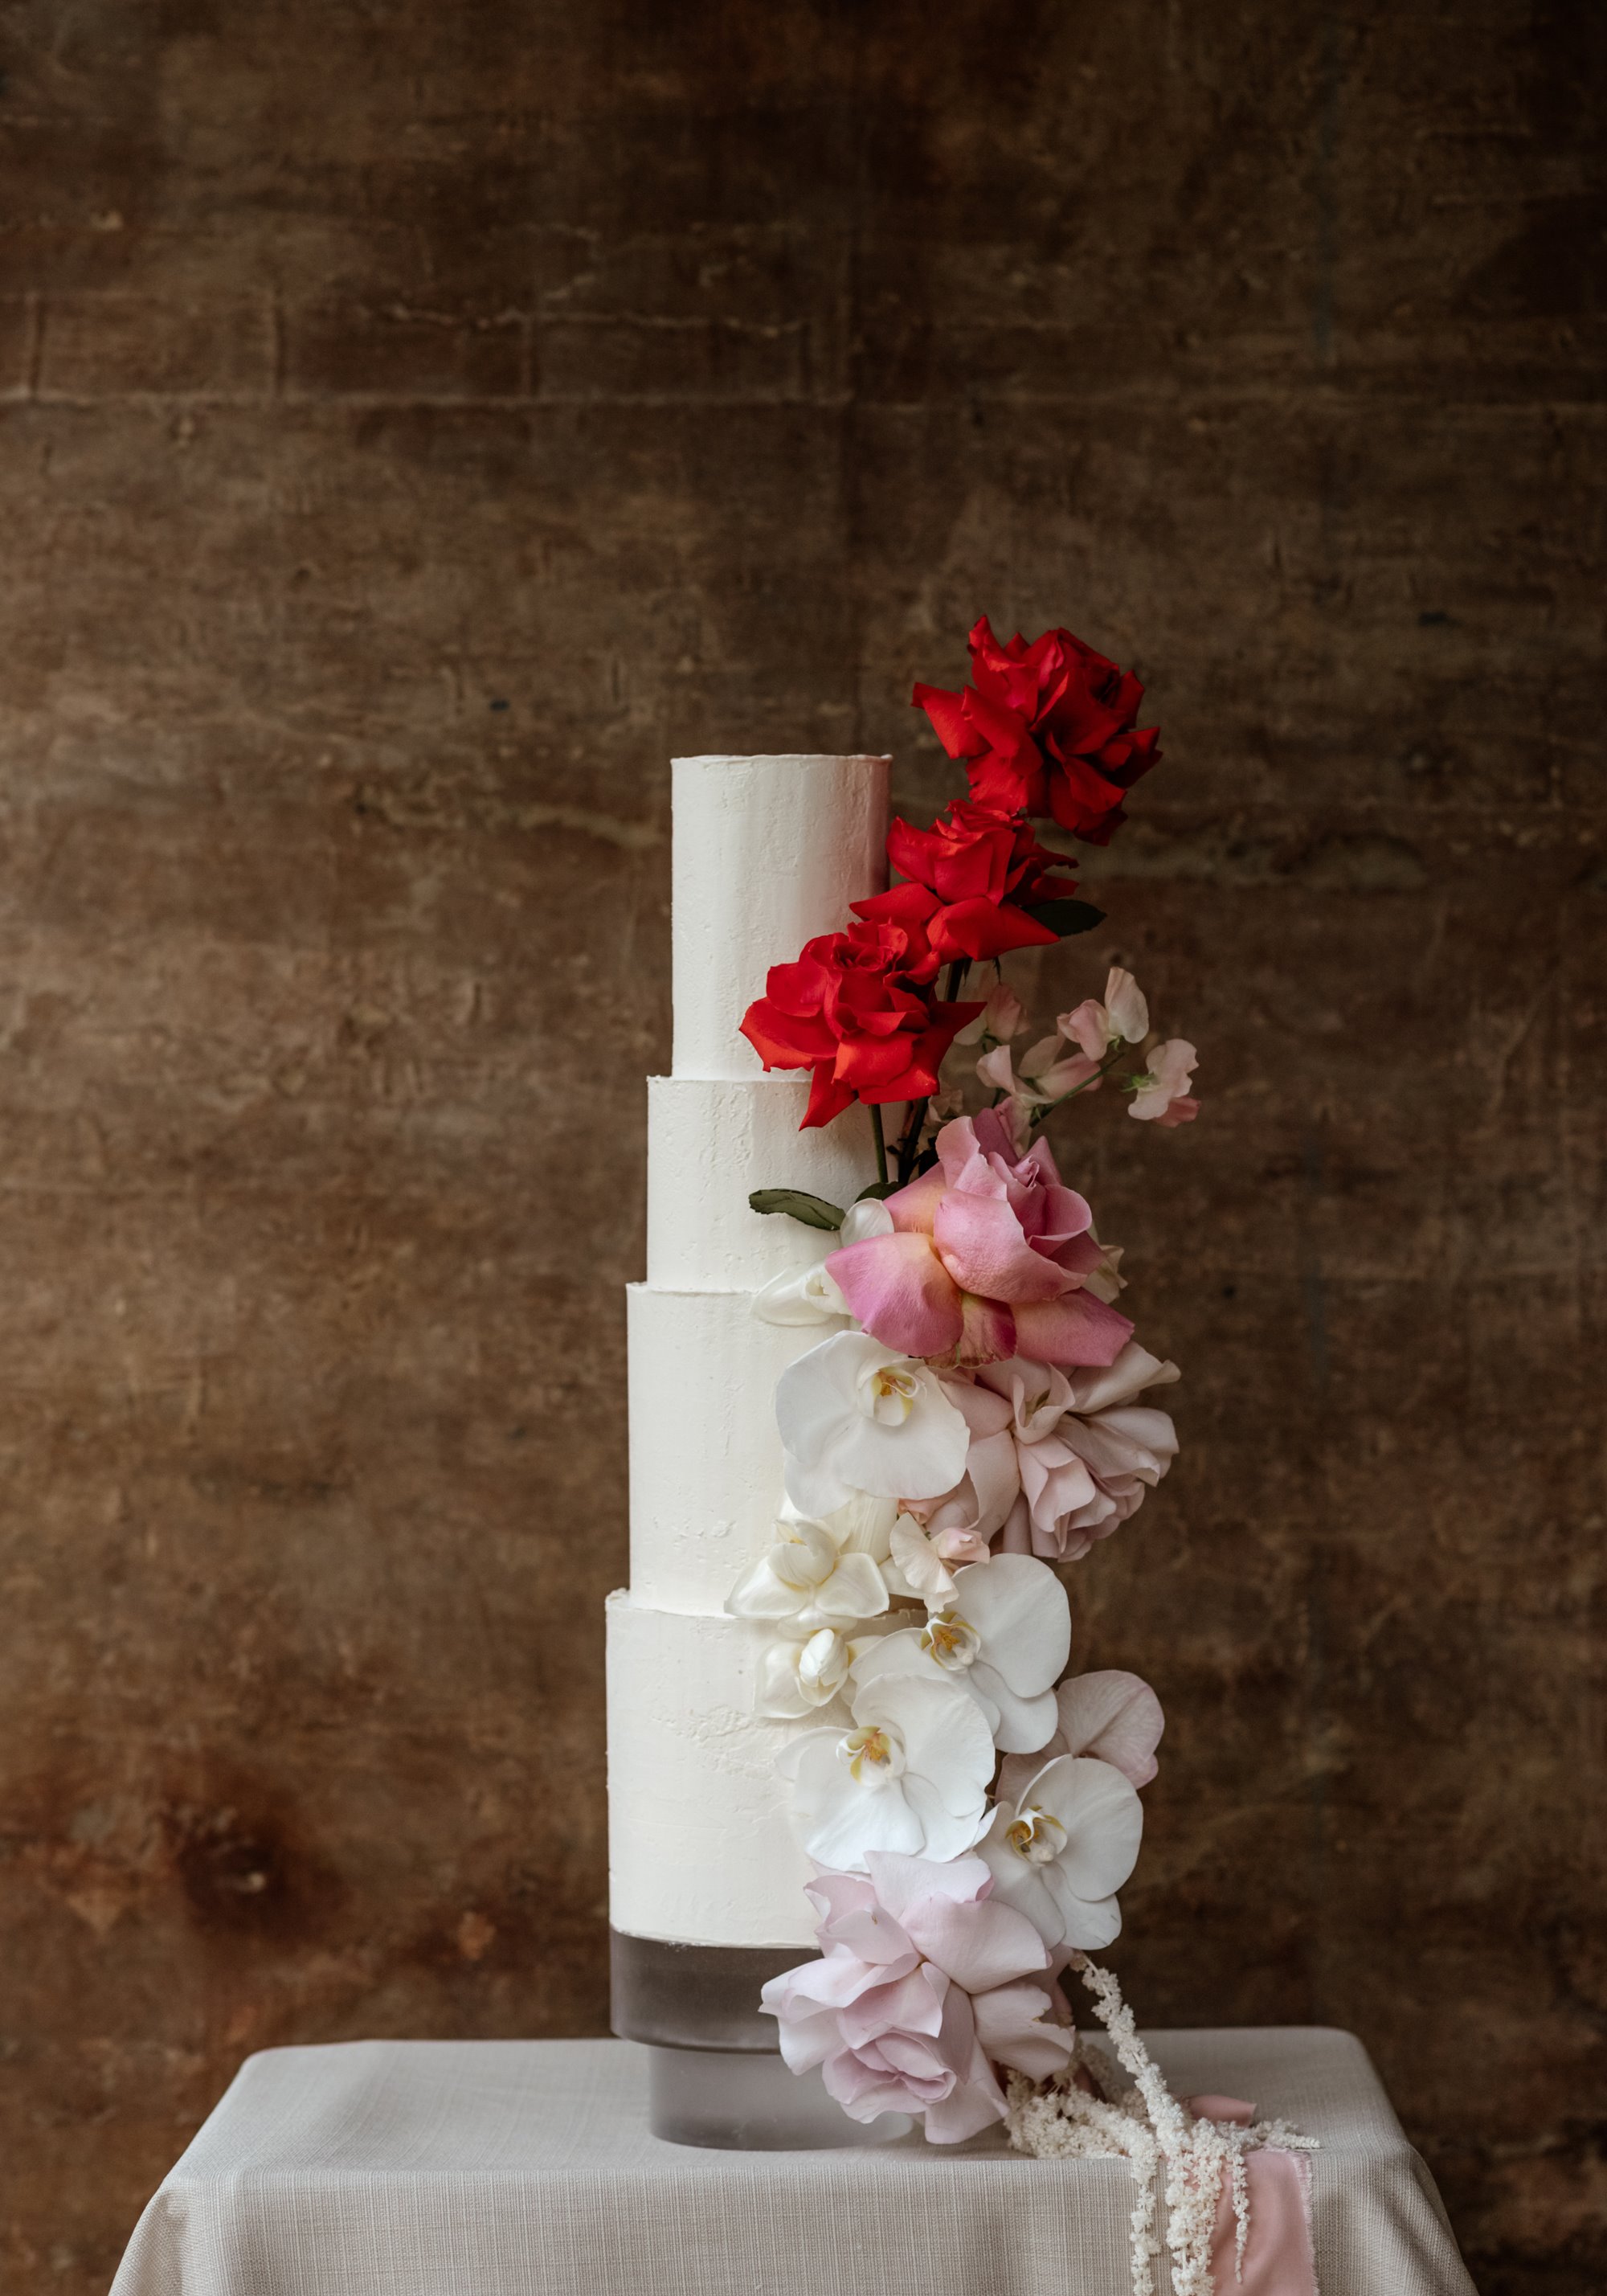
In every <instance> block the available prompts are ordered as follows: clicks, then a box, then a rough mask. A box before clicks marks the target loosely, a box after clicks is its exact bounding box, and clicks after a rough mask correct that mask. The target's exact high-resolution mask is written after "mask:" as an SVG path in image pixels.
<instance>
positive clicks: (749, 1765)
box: [608, 757, 888, 1947]
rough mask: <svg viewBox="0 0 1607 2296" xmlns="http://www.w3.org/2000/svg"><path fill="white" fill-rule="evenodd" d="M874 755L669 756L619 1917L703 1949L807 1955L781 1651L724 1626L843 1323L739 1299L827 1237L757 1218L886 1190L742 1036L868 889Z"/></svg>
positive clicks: (876, 874)
mask: <svg viewBox="0 0 1607 2296" xmlns="http://www.w3.org/2000/svg"><path fill="white" fill-rule="evenodd" d="M887 774H888V761H887V759H886V758H868V757H852V758H827V757H784V758H732V757H708V758H677V759H676V762H675V784H674V787H675V841H674V861H673V873H674V891H675V909H674V915H673V920H672V941H673V950H674V970H675V1059H674V1073H673V1075H672V1076H670V1077H668V1078H653V1079H652V1080H651V1082H650V1086H649V1177H648V1280H647V1282H646V1283H644V1284H637V1285H633V1286H632V1287H631V1291H630V1294H629V1307H628V1331H629V1349H630V1354H629V1367H630V1403H629V1421H630V1486H631V1587H630V1591H629V1593H628V1595H615V1596H614V1597H613V1598H612V1599H611V1603H610V1606H609V1710H608V1729H609V1842H610V1876H611V1879H610V1895H611V1919H612V1921H613V1923H614V1925H615V1927H616V1928H618V1929H621V1930H625V1931H631V1932H633V1933H635V1934H636V1935H639V1936H645V1937H656V1938H667V1939H676V1940H680V1941H683V1942H687V1943H697V1944H704V1945H732V1946H764V1945H799V1946H803V1947H807V1946H808V1944H809V1943H810V1942H811V1940H812V1937H813V1930H812V1927H811V1919H812V1916H811V1909H810V1907H809V1903H808V1899H807V1898H805V1897H804V1895H803V1885H804V1882H806V1881H807V1880H808V1875H809V1871H810V1869H809V1866H808V1861H807V1859H806V1858H805V1857H804V1856H803V1853H802V1851H801V1850H800V1849H799V1846H798V1844H797V1841H796V1840H795V1839H794V1836H793V1833H792V1830H791V1824H790V1820H789V1814H788V1813H789V1794H788V1789H787V1787H786V1785H785V1784H784V1783H783V1780H782V1779H781V1778H780V1777H779V1776H778V1775H777V1771H776V1759H777V1756H778V1754H779V1753H780V1751H781V1749H782V1746H783V1743H785V1742H786V1741H787V1740H788V1738H789V1736H790V1735H791V1734H792V1732H793V1730H794V1727H795V1726H794V1725H792V1724H790V1723H786V1722H776V1721H775V1720H772V1719H767V1718H765V1717H763V1716H761V1715H760V1714H758V1711H757V1705H758V1686H759V1669H760V1667H761V1665H762V1662H763V1660H764V1655H765V1652H766V1651H767V1647H768V1644H769V1641H770V1636H768V1635H767V1633H766V1632H765V1631H764V1630H762V1629H760V1628H756V1627H754V1626H753V1625H752V1624H750V1622H749V1621H747V1620H736V1619H731V1618H728V1617H727V1616H726V1615H725V1610H724V1605H725V1600H726V1595H728V1594H729V1592H730V1590H731V1587H732V1586H733V1585H734V1582H735V1581H736V1579H738V1578H739V1576H741V1574H742V1572H743V1571H744V1570H747V1569H748V1568H749V1567H750V1565H751V1564H752V1563H753V1562H755V1561H756V1560H757V1559H758V1556H759V1555H761V1554H763V1553H764V1552H765V1550H766V1548H767V1546H769V1545H770V1544H771V1541H772V1538H773V1536H774V1524H775V1514H776V1509H777V1506H778V1505H779V1504H780V1502H781V1499H782V1481H781V1473H782V1458H781V1445H780V1439H779V1436H778V1435H777V1432H776V1426H775V1387H776V1382H777V1381H778V1379H779V1378H780V1376H781V1374H782V1373H783V1371H784V1370H785V1368H786V1367H787V1365H789V1364H790V1363H791V1362H792V1361H794V1360H795V1359H796V1357H799V1355H801V1354H802V1353H803V1352H804V1351H805V1350H806V1349H808V1348H810V1347H813V1346H815V1345H816V1343H817V1342H818V1341H820V1339H821V1338H823V1337H824V1336H825V1334H826V1333H828V1332H829V1331H831V1330H832V1329H837V1328H841V1326H836V1325H832V1324H813V1325H810V1324H775V1323H770V1322H767V1321H764V1320H761V1319H760V1318H758V1317H756V1316H754V1314H753V1312H752V1298H753V1294H754V1292H756V1291H758V1289H759V1287H760V1286H762V1285H764V1284H767V1283H771V1282H772V1281H773V1280H774V1279H775V1278H776V1277H778V1276H784V1275H789V1274H792V1273H795V1272H800V1271H803V1270H806V1269H808V1268H809V1267H814V1266H816V1265H817V1264H818V1263H819V1261H820V1260H821V1259H823V1258H824V1255H825V1254H826V1253H827V1252H829V1251H831V1250H832V1247H833V1243H834V1241H835V1239H834V1238H833V1237H832V1235H831V1234H828V1233H825V1232H823V1231H819V1230H816V1229H811V1228H808V1227H804V1226H800V1225H799V1223H798V1222H797V1221H795V1220H792V1219H790V1218H786V1217H784V1216H781V1215H771V1216H768V1217H765V1216H761V1215H759V1214H757V1213H755V1212H753V1211H751V1210H750V1209H749V1205H748V1197H749V1194H750V1192H751V1191H752V1190H753V1189H755V1188H760V1187H790V1188H797V1189H800V1190H802V1191H804V1192H805V1193H808V1194H812V1195H818V1196H823V1197H824V1198H825V1199H826V1200H827V1201H830V1202H833V1203H836V1204H839V1205H847V1204H849V1203H851V1202H852V1201H853V1200H854V1198H855V1197H856V1196H857V1194H858V1193H859V1190H860V1189H861V1188H862V1187H864V1186H865V1184H866V1182H867V1181H869V1180H871V1179H873V1177H874V1176H875V1167H874V1160H873V1152H872V1148H871V1141H870V1132H869V1128H868V1126H867V1124H866V1121H865V1114H864V1111H862V1110H860V1109H858V1108H853V1109H850V1110H849V1111H848V1112H847V1114H846V1115H844V1116H842V1117H840V1118H839V1119H837V1121H836V1122H835V1123H834V1124H832V1125H830V1126H828V1127H825V1128H824V1129H819V1130H813V1131H809V1132H800V1131H799V1120H800V1119H801V1117H802V1115H803V1111H804V1107H805V1104H806V1101H807V1097H808V1084H807V1079H799V1078H779V1077H774V1076H773V1077H769V1078H767V1077H765V1076H764V1075H763V1074H762V1072H761V1070H760V1068H759V1063H758V1059H757V1058H756V1057H755V1055H754V1054H752V1053H751V1052H750V1049H749V1047H748V1046H747V1044H746V1042H745V1040H744V1039H743V1038H742V1037H741V1036H740V1034H739V1033H738V1023H739V1021H741V1019H742V1014H743V1013H744V1012H745V1011H746V1010H747V1007H748V1005H750V1003H751V1002H752V1001H753V999H754V998H755V997H757V996H761V995H762V994H763V992H764V987H765V976H766V973H767V970H768V968H769V967H770V966H771V965H772V964H782V963H785V962H788V961H790V960H791V958H793V957H795V956H796V955H798V953H799V949H800V948H801V947H802V946H803V944H804V942H805V941H806V940H808V939H810V938H812V937H813V936H814V935H815V934H816V933H822V932H829V931H834V930H836V929H837V928H838V927H840V926H841V925H843V924H845V923H846V922H849V902H850V901H852V900H856V899H858V898H861V896H863V895H865V894H867V893H870V892H873V891H874V890H877V889H878V887H879V886H880V885H881V883H882V881H883V878H884V865H883V857H882V849H883V840H884V836H885V832H886V823H887Z"/></svg>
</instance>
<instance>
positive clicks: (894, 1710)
mask: <svg viewBox="0 0 1607 2296" xmlns="http://www.w3.org/2000/svg"><path fill="white" fill-rule="evenodd" d="M849 1697H850V1701H851V1711H852V1715H853V1727H852V1728H851V1729H849V1730H848V1731H846V1732H845V1731H842V1730H840V1729H824V1730H809V1731H806V1732H804V1733H803V1734H802V1735H801V1736H799V1737H797V1738H795V1739H794V1740H793V1741H792V1743H791V1745H790V1746H788V1747H786V1748H785V1749H784V1750H783V1753H782V1756H781V1759H780V1762H779V1764H778V1767H779V1768H780V1770H781V1773H782V1775H783V1777H786V1778H789V1779H790V1780H791V1785H792V1800H793V1818H794V1823H795V1825H796V1826H797V1830H798V1833H799V1840H800V1841H802V1843H803V1846H804V1848H805V1849H807V1850H808V1854H809V1856H810V1857H813V1858H814V1859H815V1860H816V1864H817V1865H820V1866H830V1867H832V1868H834V1869H835V1870H836V1871H837V1872H838V1873H843V1874H863V1873H864V1872H865V1870H866V1868H865V1857H866V1854H867V1852H869V1851H871V1850H873V1849H893V1850H898V1851H901V1852H903V1853H904V1854H905V1855H906V1856H909V1857H930V1858H933V1859H936V1860H938V1861H939V1862H940V1861H942V1860H943V1859H946V1858H949V1857H960V1856H962V1855H963V1853H964V1851H966V1850H967V1849H970V1848H971V1847H972V1843H973V1842H974V1841H976V1839H977V1836H978V1835H979V1833H980V1832H981V1830H982V1828H983V1827H984V1826H985V1825H987V1823H988V1782H989V1780H990V1779H991V1778H992V1776H993V1767H994V1748H993V1739H992V1737H991V1735H990V1734H989V1732H988V1725H987V1723H986V1722H985V1721H984V1720H983V1718H982V1715H981V1711H980V1708H979V1707H978V1706H977V1704H976V1702H974V1701H973V1700H972V1699H970V1698H967V1697H966V1696H965V1694H964V1693H963V1691H962V1690H960V1689H959V1688H958V1687H957V1686H956V1685H955V1684H954V1683H952V1682H951V1681H949V1680H947V1679H946V1677H944V1676H943V1675H942V1674H941V1673H940V1672H939V1670H938V1669H937V1668H936V1667H934V1666H933V1665H932V1663H931V1660H930V1659H929V1658H928V1657H927V1656H926V1654H925V1653H924V1652H922V1650H921V1648H920V1646H919V1640H918V1637H917V1636H915V1635H914V1634H894V1635H889V1636H886V1637H885V1638H884V1639H882V1640H881V1641H879V1642H875V1643H873V1644H871V1646H870V1648H869V1650H865V1649H861V1650H860V1652H859V1653H858V1655H857V1657H856V1659H855V1661H854V1668H853V1672H852V1675H851V1677H850V1680H849Z"/></svg>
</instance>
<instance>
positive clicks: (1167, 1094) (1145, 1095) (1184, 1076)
mask: <svg viewBox="0 0 1607 2296" xmlns="http://www.w3.org/2000/svg"><path fill="white" fill-rule="evenodd" d="M1199 1065H1200V1056H1199V1054H1197V1053H1196V1052H1195V1050H1194V1048H1193V1045H1189V1044H1185V1042H1184V1040H1183V1038H1182V1037H1168V1039H1167V1041H1166V1043H1165V1044H1164V1045H1157V1046H1155V1048H1154V1050H1153V1052H1152V1053H1151V1054H1150V1064H1149V1068H1148V1070H1146V1071H1145V1074H1144V1080H1143V1082H1142V1083H1141V1084H1140V1086H1139V1087H1138V1090H1137V1091H1136V1093H1135V1094H1134V1095H1133V1097H1132V1099H1131V1100H1130V1101H1129V1102H1128V1103H1127V1114H1128V1115H1129V1116H1136V1118H1137V1119H1138V1120H1139V1122H1140V1123H1141V1124H1160V1125H1163V1126H1165V1127H1166V1128H1168V1129H1169V1128H1171V1127H1172V1126H1174V1125H1177V1124H1192V1123H1193V1120H1194V1119H1195V1117H1196V1116H1198V1115H1199V1113H1200V1103H1199V1102H1198V1101H1197V1100H1193V1099H1191V1098H1190V1096H1189V1092H1188V1081H1189V1078H1191V1077H1192V1076H1193V1073H1194V1070H1196V1069H1197V1068H1198V1067H1199Z"/></svg>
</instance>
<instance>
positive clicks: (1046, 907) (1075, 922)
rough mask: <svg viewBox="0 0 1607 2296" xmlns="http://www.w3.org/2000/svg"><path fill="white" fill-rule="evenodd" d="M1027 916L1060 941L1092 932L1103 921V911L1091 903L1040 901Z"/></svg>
mask: <svg viewBox="0 0 1607 2296" xmlns="http://www.w3.org/2000/svg"><path fill="white" fill-rule="evenodd" d="M1027 914H1028V915H1029V917H1036V918H1037V921H1038V922H1039V924H1040V925H1047V926H1048V928H1049V930H1050V931H1051V932H1057V933H1058V934H1059V935H1060V937H1061V939H1062V940H1067V939H1070V936H1071V935H1072V934H1073V933H1084V932H1092V931H1093V930H1094V928H1095V925H1102V924H1103V922H1104V921H1105V913H1104V911H1103V909H1096V908H1095V906H1094V904H1093V902H1092V901H1040V902H1039V903H1038V905H1037V907H1036V908H1032V909H1029V910H1028V912H1027Z"/></svg>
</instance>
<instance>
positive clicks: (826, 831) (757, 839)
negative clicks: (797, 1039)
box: [670, 757, 889, 1120]
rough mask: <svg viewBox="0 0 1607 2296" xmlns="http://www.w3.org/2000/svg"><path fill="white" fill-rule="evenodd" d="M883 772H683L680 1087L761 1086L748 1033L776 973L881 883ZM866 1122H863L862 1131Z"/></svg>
mask: <svg viewBox="0 0 1607 2296" xmlns="http://www.w3.org/2000/svg"><path fill="white" fill-rule="evenodd" d="M888 765H889V760H888V759H887V758H868V757H857V758H818V757H785V758H726V757H709V758H676V760H675V764H674V767H673V774H674V803H675V817H674V841H673V845H672V849H671V873H672V881H673V896H674V899H673V906H672V908H671V912H670V948H671V955H672V970H673V974H674V984H675V1073H676V1076H693V1077H753V1076H758V1075H759V1074H760V1073H761V1070H760V1067H759V1062H758V1055H757V1054H755V1053H754V1052H753V1051H752V1050H751V1049H750V1046H749V1045H748V1042H747V1040H746V1038H745V1037H742V1034H741V1033H740V1029H741V1022H742V1015H743V1013H745V1012H746V1011H747V1009H748V1007H749V1005H750V1004H751V1003H752V1002H753V999H754V998H755V997H756V996H763V995H764V992H765V975H766V974H767V972H768V971H769V969H770V967H771V966H772V965H773V964H789V963H790V962H791V959H792V958H793V957H795V956H796V955H798V952H799V949H800V948H801V947H803V945H804V943H805V942H806V941H807V940H812V939H814V938H815V936H816V933H824V932H834V931H836V930H837V929H838V928H839V927H840V926H841V925H845V924H847V923H849V922H850V919H849V902H850V901H858V900H863V899H864V898H865V897H866V896H867V895H868V894H871V893H874V892H879V891H880V890H881V887H882V886H883V885H884V884H885V883H886V882H887V864H886V858H885V853H884V847H885V844H886V839H887V786H888ZM862 1120H863V1119H862Z"/></svg>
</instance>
